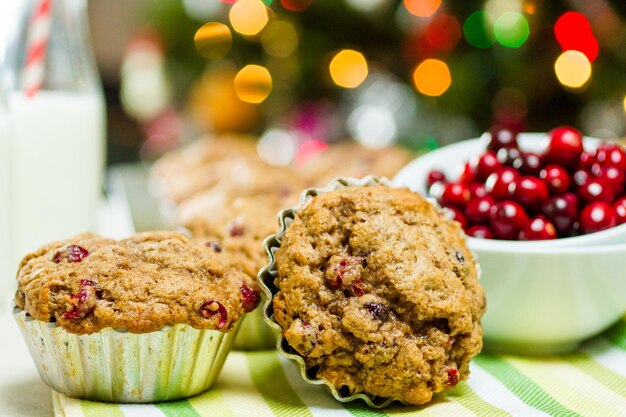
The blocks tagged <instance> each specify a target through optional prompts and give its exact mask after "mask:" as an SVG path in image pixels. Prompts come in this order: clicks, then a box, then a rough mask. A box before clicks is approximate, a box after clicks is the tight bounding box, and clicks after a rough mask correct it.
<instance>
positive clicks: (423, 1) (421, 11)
mask: <svg viewBox="0 0 626 417" xmlns="http://www.w3.org/2000/svg"><path fill="white" fill-rule="evenodd" d="M402 2H403V3H404V7H406V9H407V10H408V11H409V13H411V14H412V15H414V16H419V17H428V16H432V15H433V14H435V12H436V11H437V9H439V6H441V0H403V1H402Z"/></svg>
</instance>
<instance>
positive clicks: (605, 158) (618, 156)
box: [596, 143, 626, 169]
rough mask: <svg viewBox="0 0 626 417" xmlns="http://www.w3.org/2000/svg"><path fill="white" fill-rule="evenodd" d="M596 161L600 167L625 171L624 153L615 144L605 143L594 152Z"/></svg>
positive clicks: (625, 153)
mask: <svg viewBox="0 0 626 417" xmlns="http://www.w3.org/2000/svg"><path fill="white" fill-rule="evenodd" d="M596 161H597V162H598V163H599V164H600V165H602V166H615V167H618V168H621V169H626V152H625V151H624V148H622V147H621V146H620V145H618V144H616V143H605V144H602V145H600V146H598V149H597V150H596Z"/></svg>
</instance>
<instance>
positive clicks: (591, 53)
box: [554, 12, 599, 62]
mask: <svg viewBox="0 0 626 417" xmlns="http://www.w3.org/2000/svg"><path fill="white" fill-rule="evenodd" d="M554 35H555V36H556V40H557V41H558V42H559V45H561V48H562V50H563V51H568V50H574V51H580V52H582V53H583V54H585V55H586V56H587V59H589V62H593V61H594V60H595V59H596V57H597V56H598V51H599V47H598V41H597V40H596V37H595V36H594V34H593V32H592V30H591V25H590V24H589V21H588V20H587V18H586V17H585V16H584V15H583V14H581V13H577V12H567V13H565V14H563V15H562V16H561V17H559V19H558V20H557V21H556V24H555V25H554Z"/></svg>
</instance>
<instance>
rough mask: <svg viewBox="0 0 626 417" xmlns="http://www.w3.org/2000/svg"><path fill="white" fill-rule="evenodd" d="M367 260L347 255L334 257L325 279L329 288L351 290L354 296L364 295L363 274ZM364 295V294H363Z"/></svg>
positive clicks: (328, 266) (327, 266) (330, 260)
mask: <svg viewBox="0 0 626 417" xmlns="http://www.w3.org/2000/svg"><path fill="white" fill-rule="evenodd" d="M364 261H365V258H363V257H361V256H352V255H347V254H341V255H333V256H331V258H330V259H329V260H328V263H327V264H326V270H325V272H324V278H325V279H326V282H327V284H328V286H329V287H330V288H332V289H340V288H343V289H348V290H349V289H351V288H352V287H353V286H356V290H353V292H354V295H357V296H358V295H359V293H362V284H361V280H360V277H361V274H362V273H363V263H364ZM361 295H362V294H361Z"/></svg>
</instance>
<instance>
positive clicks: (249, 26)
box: [228, 0, 269, 36]
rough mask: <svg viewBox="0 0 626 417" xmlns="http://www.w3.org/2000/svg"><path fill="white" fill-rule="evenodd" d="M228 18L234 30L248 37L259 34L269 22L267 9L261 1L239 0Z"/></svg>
mask: <svg viewBox="0 0 626 417" xmlns="http://www.w3.org/2000/svg"><path fill="white" fill-rule="evenodd" d="M228 17H229V18H230V24H231V25H232V27H233V29H234V30H235V31H236V32H239V33H241V34H242V35H246V36H254V35H256V34H258V33H259V32H260V31H262V30H263V28H264V27H265V25H266V24H267V22H268V20H269V16H268V14H267V7H265V4H263V2H262V1H261V0H238V1H237V3H235V4H233V7H231V9H230V13H229V14H228Z"/></svg>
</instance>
